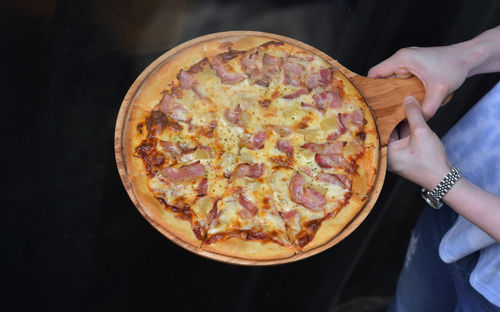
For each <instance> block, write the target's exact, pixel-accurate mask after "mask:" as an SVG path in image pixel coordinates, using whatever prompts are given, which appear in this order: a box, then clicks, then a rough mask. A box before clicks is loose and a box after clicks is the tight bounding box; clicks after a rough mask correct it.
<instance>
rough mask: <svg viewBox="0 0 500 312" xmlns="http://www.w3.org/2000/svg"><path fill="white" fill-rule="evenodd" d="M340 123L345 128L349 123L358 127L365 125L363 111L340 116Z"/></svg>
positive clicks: (358, 110) (359, 110)
mask: <svg viewBox="0 0 500 312" xmlns="http://www.w3.org/2000/svg"><path fill="white" fill-rule="evenodd" d="M339 121H340V122H341V123H342V125H343V126H344V127H345V126H347V123H348V122H350V123H351V124H353V125H355V126H358V127H359V126H362V125H363V124H364V123H365V119H364V117H363V111H362V110H361V109H357V110H355V111H353V112H350V113H345V114H339Z"/></svg>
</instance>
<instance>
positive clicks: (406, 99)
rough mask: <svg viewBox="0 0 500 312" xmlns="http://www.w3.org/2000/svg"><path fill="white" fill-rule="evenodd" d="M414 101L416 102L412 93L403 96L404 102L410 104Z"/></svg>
mask: <svg viewBox="0 0 500 312" xmlns="http://www.w3.org/2000/svg"><path fill="white" fill-rule="evenodd" d="M415 102H417V99H416V98H415V97H414V96H413V95H408V96H407V97H405V101H404V104H410V103H415Z"/></svg>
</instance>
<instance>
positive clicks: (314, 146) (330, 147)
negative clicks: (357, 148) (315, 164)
mask: <svg viewBox="0 0 500 312" xmlns="http://www.w3.org/2000/svg"><path fill="white" fill-rule="evenodd" d="M343 146H344V143H343V142H338V141H334V142H326V143H323V144H318V143H312V142H309V143H306V144H304V145H302V146H301V147H302V148H305V149H310V150H311V151H312V152H314V153H318V154H340V153H342V147H343Z"/></svg>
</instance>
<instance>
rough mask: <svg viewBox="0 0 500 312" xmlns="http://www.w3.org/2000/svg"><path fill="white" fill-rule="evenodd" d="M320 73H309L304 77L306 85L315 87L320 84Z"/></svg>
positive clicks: (311, 87)
mask: <svg viewBox="0 0 500 312" xmlns="http://www.w3.org/2000/svg"><path fill="white" fill-rule="evenodd" d="M320 80H321V75H320V73H311V74H309V75H308V76H307V77H306V86H307V87H308V88H310V89H313V88H316V87H317V86H319V85H321V81H320Z"/></svg>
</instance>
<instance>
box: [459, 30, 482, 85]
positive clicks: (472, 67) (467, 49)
mask: <svg viewBox="0 0 500 312" xmlns="http://www.w3.org/2000/svg"><path fill="white" fill-rule="evenodd" d="M457 46H458V47H459V51H458V53H459V55H460V61H459V64H458V66H460V67H462V68H464V70H465V72H466V78H468V77H471V76H474V75H476V74H479V73H480V68H481V65H482V64H483V63H484V62H485V60H486V59H487V52H486V50H487V49H486V47H485V44H484V43H483V42H480V41H479V40H477V38H474V39H471V40H468V41H465V42H461V43H458V44H457Z"/></svg>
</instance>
